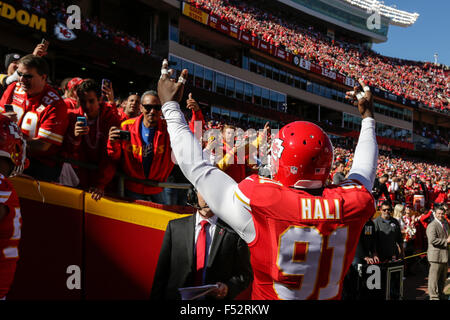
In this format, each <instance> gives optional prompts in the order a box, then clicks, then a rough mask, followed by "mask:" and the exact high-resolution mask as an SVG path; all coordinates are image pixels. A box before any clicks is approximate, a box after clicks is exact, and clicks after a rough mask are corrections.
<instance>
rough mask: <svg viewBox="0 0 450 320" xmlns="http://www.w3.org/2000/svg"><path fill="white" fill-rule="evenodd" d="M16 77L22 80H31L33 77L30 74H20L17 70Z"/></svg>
mask: <svg viewBox="0 0 450 320" xmlns="http://www.w3.org/2000/svg"><path fill="white" fill-rule="evenodd" d="M17 75H18V76H19V78H20V77H23V78H25V79H31V78H33V77H34V75H32V74H26V73H22V72H20V71H18V70H17Z"/></svg>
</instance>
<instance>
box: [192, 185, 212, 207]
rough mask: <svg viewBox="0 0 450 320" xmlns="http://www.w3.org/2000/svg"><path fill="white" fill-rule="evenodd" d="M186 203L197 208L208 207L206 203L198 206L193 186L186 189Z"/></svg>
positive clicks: (195, 190)
mask: <svg viewBox="0 0 450 320" xmlns="http://www.w3.org/2000/svg"><path fill="white" fill-rule="evenodd" d="M186 204H187V205H188V206H191V207H193V208H195V209H197V210H202V209H206V208H209V206H208V204H206V205H205V206H200V205H199V204H198V197H197V189H195V188H194V187H192V188H189V190H188V193H187V199H186Z"/></svg>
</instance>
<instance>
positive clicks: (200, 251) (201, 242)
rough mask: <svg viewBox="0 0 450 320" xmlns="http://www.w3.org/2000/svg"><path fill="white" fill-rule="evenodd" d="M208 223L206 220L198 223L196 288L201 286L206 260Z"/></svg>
mask: <svg viewBox="0 0 450 320" xmlns="http://www.w3.org/2000/svg"><path fill="white" fill-rule="evenodd" d="M208 223H209V222H208V220H202V221H201V222H200V224H201V226H202V227H201V229H200V233H199V234H198V238H197V245H196V246H197V247H196V250H197V253H196V255H197V269H196V270H197V273H196V275H195V283H196V285H198V286H199V285H202V284H203V268H204V267H205V258H206V225H207V224H208Z"/></svg>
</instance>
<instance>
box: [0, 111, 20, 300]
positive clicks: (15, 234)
mask: <svg viewBox="0 0 450 320" xmlns="http://www.w3.org/2000/svg"><path fill="white" fill-rule="evenodd" d="M25 152H26V142H25V140H24V139H23V136H22V134H21V132H20V129H19V128H18V127H17V125H16V124H15V123H14V122H12V121H11V120H10V119H8V118H7V117H6V116H3V115H0V300H3V299H6V295H7V293H8V291H9V289H10V286H11V284H12V282H13V280H14V274H15V272H16V264H17V261H18V259H19V241H20V236H21V234H20V231H21V224H22V218H21V214H20V203H19V198H18V196H17V194H16V191H15V190H14V187H13V185H12V183H11V182H10V181H9V180H8V177H10V176H12V175H15V174H19V173H21V172H22V170H23V168H24V165H25V160H26V157H25Z"/></svg>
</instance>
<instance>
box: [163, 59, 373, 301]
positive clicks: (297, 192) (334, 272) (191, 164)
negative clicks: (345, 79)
mask: <svg viewBox="0 0 450 320" xmlns="http://www.w3.org/2000/svg"><path fill="white" fill-rule="evenodd" d="M186 79H187V70H183V71H182V73H181V76H180V78H179V79H178V82H176V81H172V80H171V79H170V76H169V70H168V62H167V60H165V61H164V62H163V66H162V69H161V78H160V80H159V83H158V96H159V97H160V99H161V103H162V104H163V107H162V111H163V115H164V118H165V119H166V121H167V127H168V131H169V134H170V140H171V145H172V150H173V152H174V154H175V158H176V160H177V162H178V164H179V166H180V168H181V170H182V172H183V173H184V174H185V175H186V178H187V179H188V180H189V181H190V182H191V183H192V184H193V185H194V187H195V188H196V189H197V190H199V192H200V193H201V194H202V195H203V196H204V198H205V200H206V202H207V203H208V205H209V206H210V208H211V209H212V210H213V212H214V213H215V214H216V215H217V216H219V217H220V219H222V220H223V221H225V222H226V223H227V224H228V225H229V226H230V227H232V228H233V229H234V230H235V231H236V232H237V233H238V234H239V235H240V236H241V237H242V238H243V239H244V240H245V241H246V242H247V244H248V246H249V249H250V255H251V263H252V268H253V272H254V280H253V287H252V299H256V300H261V299H269V300H277V299H299V300H303V299H313V300H314V299H318V300H328V299H340V297H341V293H342V286H343V280H344V277H345V275H346V273H347V271H348V269H349V267H350V265H351V263H352V260H353V257H354V255H355V250H356V246H357V243H358V239H359V235H360V233H361V230H362V228H363V226H364V224H365V223H366V221H367V220H369V219H370V217H371V216H372V215H373V214H374V213H375V206H374V199H373V197H372V194H371V190H372V186H373V182H374V179H375V170H376V165H377V158H378V145H377V142H376V136H375V120H374V111H373V98H372V94H371V92H370V88H369V87H368V86H367V85H366V84H365V83H364V82H363V80H360V84H361V87H355V88H354V90H353V91H352V92H348V93H347V96H348V97H349V98H350V99H351V100H353V103H354V106H355V107H357V108H358V110H359V112H360V114H361V116H362V118H363V120H362V124H361V133H360V136H359V139H358V145H357V146H356V150H355V154H354V159H353V164H352V168H351V170H350V172H349V176H348V178H347V179H346V180H344V181H343V182H342V183H341V184H339V185H330V186H325V181H326V179H327V177H328V174H329V172H330V169H331V165H332V161H333V147H332V145H331V142H330V139H329V137H328V136H327V134H326V133H325V132H324V131H323V130H322V129H321V128H320V127H318V126H316V125H315V124H312V123H309V122H293V123H290V124H288V125H286V126H284V127H283V128H282V129H281V130H280V131H279V132H278V134H277V135H276V136H275V138H274V139H273V142H272V148H271V167H272V169H271V171H272V177H273V179H268V178H263V177H260V176H258V175H252V176H250V177H247V178H246V179H244V180H243V181H241V182H240V183H236V182H235V181H234V180H233V179H232V178H231V177H229V176H228V175H227V174H225V173H224V172H222V171H221V170H220V169H218V168H216V167H215V166H213V165H211V164H210V163H209V162H208V161H207V160H206V158H205V155H204V154H203V153H202V150H201V146H200V145H199V144H198V143H196V141H195V138H194V136H193V135H192V133H191V132H190V130H189V126H188V125H187V123H186V120H185V119H184V116H183V113H182V111H181V110H180V107H179V101H180V100H181V98H182V95H183V88H184V83H185V82H186Z"/></svg>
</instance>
